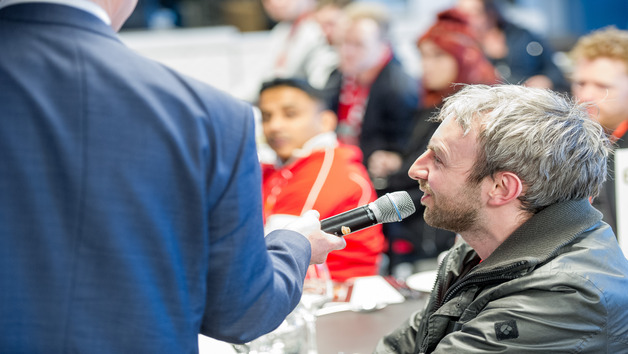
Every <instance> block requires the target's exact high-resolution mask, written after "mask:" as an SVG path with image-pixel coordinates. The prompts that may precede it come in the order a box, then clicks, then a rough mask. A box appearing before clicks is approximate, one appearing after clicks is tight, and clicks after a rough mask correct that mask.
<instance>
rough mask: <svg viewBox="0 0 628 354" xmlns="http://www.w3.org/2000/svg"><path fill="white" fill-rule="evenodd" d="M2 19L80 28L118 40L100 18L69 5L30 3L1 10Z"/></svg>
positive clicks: (111, 29)
mask: <svg viewBox="0 0 628 354" xmlns="http://www.w3.org/2000/svg"><path fill="white" fill-rule="evenodd" d="M0 19H9V20H14V21H21V22H36V23H42V24H57V25H64V26H71V27H78V28H82V29H85V30H89V31H92V32H97V33H100V34H102V35H105V36H107V37H111V38H115V39H116V40H117V39H118V35H117V33H116V32H115V31H114V30H113V28H111V27H110V26H109V25H107V24H106V23H105V22H104V21H103V20H102V19H101V18H100V17H99V16H97V15H95V14H93V13H91V12H88V11H85V10H82V9H79V8H76V7H73V6H68V5H60V4H56V3H43V2H28V3H19V4H15V5H10V6H6V7H4V8H0Z"/></svg>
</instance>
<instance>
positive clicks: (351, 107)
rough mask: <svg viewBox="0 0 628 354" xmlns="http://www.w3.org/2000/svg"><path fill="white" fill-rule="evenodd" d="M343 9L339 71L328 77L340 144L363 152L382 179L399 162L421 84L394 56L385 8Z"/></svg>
mask: <svg viewBox="0 0 628 354" xmlns="http://www.w3.org/2000/svg"><path fill="white" fill-rule="evenodd" d="M344 11H345V19H344V20H343V22H342V23H341V25H340V33H341V35H340V37H339V38H340V67H339V69H338V70H336V71H334V72H333V73H332V75H331V77H330V78H329V82H328V83H327V87H326V91H327V92H326V94H327V95H328V97H329V102H330V107H331V109H333V110H334V111H335V112H336V114H337V115H338V128H337V129H336V132H337V134H338V138H339V140H340V141H341V142H343V143H346V144H352V145H357V146H359V147H360V149H362V152H363V153H364V161H365V165H366V166H367V168H368V171H369V174H370V175H371V177H372V178H373V179H374V180H375V181H378V180H382V179H383V178H384V177H386V176H387V175H388V173H390V172H391V171H395V170H397V169H398V168H399V166H400V164H401V157H400V153H401V151H403V149H404V147H405V146H406V143H407V142H408V137H409V135H410V132H411V126H412V121H413V117H414V114H415V112H416V110H417V106H418V84H417V82H416V80H414V79H413V78H412V77H410V76H409V75H408V74H407V73H406V72H405V70H404V68H403V67H402V65H401V63H400V62H399V61H398V60H397V59H396V58H395V56H394V53H393V51H392V47H391V45H390V41H389V29H390V17H389V15H388V12H387V11H386V8H385V7H382V6H379V5H377V4H374V3H353V4H351V5H349V6H347V7H345V10H344ZM376 187H377V184H376Z"/></svg>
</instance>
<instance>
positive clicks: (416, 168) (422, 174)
mask: <svg viewBox="0 0 628 354" xmlns="http://www.w3.org/2000/svg"><path fill="white" fill-rule="evenodd" d="M428 153H429V151H426V152H424V153H423V154H422V155H421V156H419V157H418V158H417V159H416V160H415V161H414V163H413V164H412V167H410V170H408V176H410V178H412V179H414V180H417V181H418V180H421V179H422V180H427V176H428V169H427V164H426V162H427V155H428Z"/></svg>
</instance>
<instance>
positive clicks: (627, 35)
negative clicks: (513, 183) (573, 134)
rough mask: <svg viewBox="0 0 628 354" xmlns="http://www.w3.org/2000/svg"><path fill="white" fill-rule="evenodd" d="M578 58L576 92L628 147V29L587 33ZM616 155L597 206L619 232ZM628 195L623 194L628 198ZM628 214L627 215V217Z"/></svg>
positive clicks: (622, 146)
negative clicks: (627, 132)
mask: <svg viewBox="0 0 628 354" xmlns="http://www.w3.org/2000/svg"><path fill="white" fill-rule="evenodd" d="M571 56H572V58H573V60H574V68H573V74H572V92H573V95H574V96H575V97H576V98H577V99H578V100H580V101H582V102H584V103H588V110H589V114H590V115H591V117H592V118H593V119H596V120H597V121H598V122H600V124H601V125H602V126H603V127H604V129H605V130H606V132H607V133H608V134H610V136H611V140H612V141H613V142H614V143H615V148H617V149H626V148H628V134H626V131H627V130H628V31H622V30H618V29H616V28H606V29H602V30H598V31H595V32H593V33H591V34H589V35H586V36H584V37H582V38H580V40H578V42H577V43H576V45H575V46H574V48H573V49H572V51H571ZM614 165H615V163H614V158H613V157H612V156H611V158H610V159H609V165H608V167H609V169H608V171H609V175H610V176H609V179H608V180H607V182H606V183H604V188H603V189H602V192H601V193H600V195H599V196H598V197H597V198H595V199H593V205H594V206H595V207H596V208H597V209H599V210H600V211H601V212H602V213H603V214H604V221H606V222H607V223H608V224H609V225H611V227H612V228H613V230H615V232H617V220H618V218H619V215H617V205H616V200H617V198H618V197H619V196H617V195H616V194H615V179H617V178H621V177H619V176H615V173H614V172H615V169H614ZM627 197H628V196H623V198H627ZM624 217H626V216H624Z"/></svg>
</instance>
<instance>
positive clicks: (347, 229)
mask: <svg viewBox="0 0 628 354" xmlns="http://www.w3.org/2000/svg"><path fill="white" fill-rule="evenodd" d="M377 224H379V222H378V221H377V219H376V218H375V214H374V213H373V211H372V210H371V208H369V206H368V205H364V206H361V207H359V208H355V209H352V210H349V211H345V212H344V213H341V214H338V215H334V216H332V217H329V218H327V219H323V220H321V229H322V230H323V231H324V232H327V233H329V234H333V235H336V236H344V235H347V234H349V233H352V232H355V231H358V230H362V229H365V228H367V227H370V226H373V225H377Z"/></svg>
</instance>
